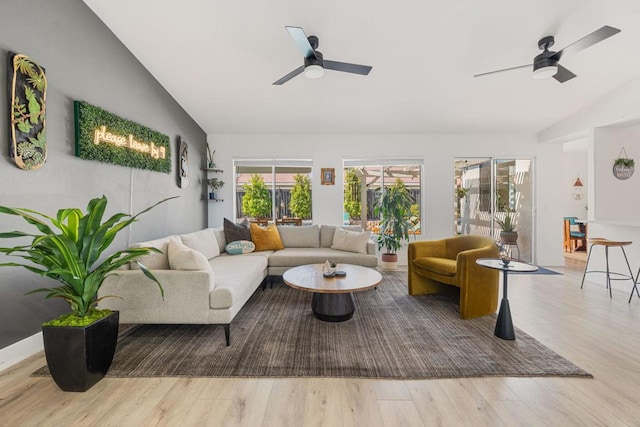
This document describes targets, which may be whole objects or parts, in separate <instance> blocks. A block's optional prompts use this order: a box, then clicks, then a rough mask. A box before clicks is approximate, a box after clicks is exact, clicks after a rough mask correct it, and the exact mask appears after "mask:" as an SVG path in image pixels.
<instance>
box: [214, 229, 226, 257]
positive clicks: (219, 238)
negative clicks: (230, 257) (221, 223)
mask: <svg viewBox="0 0 640 427" xmlns="http://www.w3.org/2000/svg"><path fill="white" fill-rule="evenodd" d="M211 231H213V235H214V236H216V242H218V249H220V253H222V252H224V247H225V246H227V239H225V237H224V228H222V227H216V228H212V229H211Z"/></svg>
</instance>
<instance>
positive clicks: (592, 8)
mask: <svg viewBox="0 0 640 427" xmlns="http://www.w3.org/2000/svg"><path fill="white" fill-rule="evenodd" d="M84 1H85V3H86V4H87V5H88V6H89V7H90V8H91V9H92V10H93V11H94V12H95V13H96V14H97V15H98V16H99V17H100V19H102V20H103V21H104V22H105V24H106V25H107V26H108V27H109V28H110V29H111V30H112V31H113V33H114V34H115V35H116V36H117V37H118V38H119V39H120V40H121V41H122V42H123V43H124V45H125V46H126V47H127V48H128V49H129V50H130V51H131V52H132V53H133V54H134V55H135V56H136V57H137V58H138V60H139V61H140V62H141V63H142V64H143V65H144V66H145V67H146V68H147V69H148V70H149V71H150V72H151V74H153V75H154V76H155V78H156V79H157V80H158V81H159V82H160V83H161V84H162V85H163V86H164V87H165V88H166V89H167V91H168V92H169V93H170V94H171V95H172V96H173V97H174V98H175V99H176V100H177V101H178V102H179V103H180V104H181V105H182V107H183V108H184V109H185V110H186V111H187V112H188V113H189V114H190V115H191V116H192V117H193V118H194V119H195V120H196V122H198V124H199V125H200V126H201V127H202V128H203V129H204V130H205V132H207V133H210V134H215V133H489V132H491V133H493V132H501V133H503V132H509V133H511V132H518V133H519V132H524V133H537V132H540V131H542V130H544V129H546V128H548V127H549V126H551V125H553V124H554V123H556V122H558V121H560V120H562V119H563V118H565V117H567V116H569V115H571V114H573V113H574V112H576V111H578V110H580V109H582V108H584V107H586V106H589V105H591V104H592V103H594V102H596V101H597V100H598V98H600V97H602V96H603V95H605V94H607V93H608V92H610V91H612V90H614V89H616V88H618V87H620V86H621V85H623V84H625V83H627V82H629V81H630V80H632V79H634V78H636V77H638V76H640V54H638V48H639V46H640V1H639V0H598V1H593V0H553V1H551V0H535V1H532V0H448V1H445V0H437V1H436V0H423V1H419V0H380V1H377V0H370V1H364V0H333V1H332V0H322V1H320V0H317V1H313V2H312V1H307V0H295V1H279V0H272V1H265V0H243V1H220V0H181V1H176V0H110V1H103V0H84ZM285 25H293V26H299V27H302V28H304V30H305V32H306V34H307V35H316V36H317V37H318V38H319V40H320V46H319V48H318V50H320V51H321V52H323V54H324V56H325V58H326V59H331V60H335V61H344V62H352V63H358V64H365V65H371V66H373V70H372V71H371V73H370V74H369V75H368V76H360V75H354V74H347V73H340V72H335V71H327V72H325V75H324V76H323V77H322V78H320V79H315V80H311V79H307V78H306V77H304V75H300V76H297V77H296V78H294V79H293V80H291V81H289V82H288V83H286V84H284V85H282V86H274V85H272V83H273V82H274V81H276V80H277V79H279V78H280V77H282V76H284V75H285V74H287V73H288V72H290V71H292V70H294V69H295V68H297V67H299V66H301V65H302V63H303V60H302V54H301V53H300V51H299V49H298V48H297V47H296V45H295V44H294V42H293V40H292V39H291V37H290V36H289V34H288V32H287V31H286V30H285ZM603 25H610V26H613V27H616V28H619V29H621V30H622V32H621V33H619V34H617V35H615V36H613V37H611V38H609V39H607V40H605V41H603V42H601V43H598V44H596V45H594V46H592V47H590V48H588V49H586V50H584V51H581V52H579V53H577V54H575V55H573V56H571V57H568V58H566V60H564V59H563V60H562V61H561V64H562V65H563V66H564V67H566V68H568V69H569V70H571V71H572V72H574V73H575V74H577V78H574V79H572V80H570V81H568V82H566V83H563V84H560V83H558V82H557V81H555V80H554V79H552V78H549V79H545V80H535V79H533V78H532V72H531V70H530V69H519V70H513V71H509V72H504V73H498V74H493V75H490V76H485V77H479V78H474V77H473V75H474V74H478V73H482V72H486V71H491V70H494V69H500V68H506V67H512V66H516V65H523V64H530V63H532V61H533V57H534V56H535V55H537V54H538V53H540V51H539V50H538V47H537V42H538V40H539V39H540V38H541V37H543V36H547V35H553V36H555V40H556V45H555V46H554V48H552V50H559V49H561V48H563V47H565V46H566V45H568V44H570V43H573V42H574V41H576V40H578V39H580V38H581V37H583V36H585V35H587V34H589V33H591V32H592V31H594V30H596V29H598V28H600V27H601V26H603Z"/></svg>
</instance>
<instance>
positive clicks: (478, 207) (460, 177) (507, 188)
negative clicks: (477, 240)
mask: <svg viewBox="0 0 640 427" xmlns="http://www.w3.org/2000/svg"><path fill="white" fill-rule="evenodd" d="M531 183H532V161H531V159H491V158H466V159H455V161H454V203H455V206H454V212H455V214H454V231H455V233H456V234H476V235H483V236H490V237H491V238H492V239H493V240H495V241H496V242H498V241H507V239H506V236H505V235H504V234H501V232H502V231H503V230H502V227H501V226H500V223H504V221H505V219H506V218H507V217H509V219H510V220H512V222H513V223H514V224H515V230H514V231H516V232H517V233H518V234H517V238H516V240H515V242H514V243H513V244H512V245H511V246H512V247H511V249H512V255H513V257H514V258H518V259H520V260H522V261H533V243H534V242H533V214H532V212H533V189H532V184H531Z"/></svg>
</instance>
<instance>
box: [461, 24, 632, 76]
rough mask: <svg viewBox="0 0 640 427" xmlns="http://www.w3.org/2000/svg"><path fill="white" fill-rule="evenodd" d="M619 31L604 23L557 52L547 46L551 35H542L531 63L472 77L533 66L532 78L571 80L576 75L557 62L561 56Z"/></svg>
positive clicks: (550, 43)
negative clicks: (537, 50) (536, 53)
mask: <svg viewBox="0 0 640 427" xmlns="http://www.w3.org/2000/svg"><path fill="white" fill-rule="evenodd" d="M619 32H620V30H619V29H617V28H614V27H610V26H608V25H605V26H603V27H601V28H598V29H597V30H595V31H594V32H592V33H591V34H588V35H586V36H584V37H583V38H581V39H580V40H578V41H576V42H574V43H572V44H570V45H569V46H567V47H565V48H564V49H561V50H559V51H557V52H554V51H550V50H549V48H550V47H551V46H553V44H554V42H555V40H554V38H553V36H547V37H543V38H542V39H540V40H539V41H538V48H540V50H542V53H541V54H539V55H538V56H536V57H535V58H534V59H533V64H526V65H518V66H517V67H510V68H504V69H502V70H496V71H489V72H487V73H481V74H476V75H474V76H473V77H481V76H486V75H488V74H494V73H501V72H503V71H510V70H517V69H519V68H526V67H531V66H533V77H534V78H536V79H543V78H546V77H552V76H553V78H554V79H556V80H557V81H559V82H560V83H564V82H566V81H568V80H571V79H572V78H574V77H575V76H576V75H575V74H573V73H572V72H571V71H569V70H567V69H566V68H564V67H563V66H562V65H560V64H559V61H560V59H561V58H566V57H568V56H569V55H572V54H574V53H576V52H579V51H581V50H583V49H586V48H588V47H590V46H593V45H594V44H596V43H599V42H601V41H603V40H605V39H608V38H609V37H611V36H613V35H616V34H618V33H619Z"/></svg>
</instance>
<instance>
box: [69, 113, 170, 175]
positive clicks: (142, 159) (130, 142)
mask: <svg viewBox="0 0 640 427" xmlns="http://www.w3.org/2000/svg"><path fill="white" fill-rule="evenodd" d="M74 114H75V124H76V156H78V157H80V158H81V159H86V160H97V161H99V162H103V163H113V164H116V165H121V166H127V167H132V168H138V169H149V170H152V171H156V172H165V173H170V172H171V146H170V144H169V137H168V136H167V135H165V134H163V133H160V132H157V131H155V130H153V129H149V128H147V127H145V126H142V125H140V124H138V123H135V122H132V121H130V120H126V119H123V118H122V117H119V116H116V115H115V114H113V113H110V112H108V111H106V110H103V109H102V108H100V107H96V106H94V105H91V104H88V103H86V102H84V101H74Z"/></svg>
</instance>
